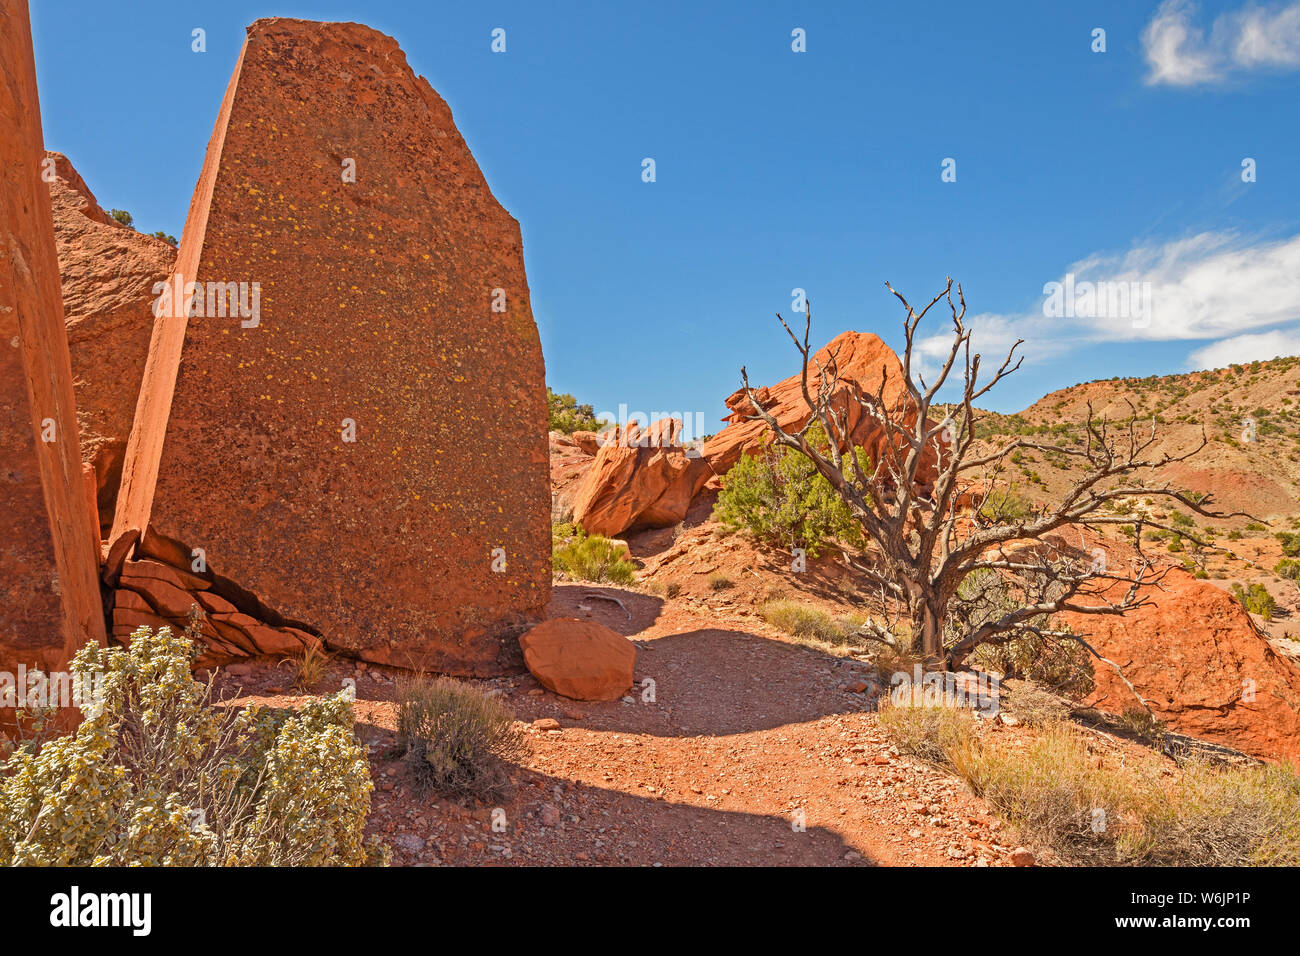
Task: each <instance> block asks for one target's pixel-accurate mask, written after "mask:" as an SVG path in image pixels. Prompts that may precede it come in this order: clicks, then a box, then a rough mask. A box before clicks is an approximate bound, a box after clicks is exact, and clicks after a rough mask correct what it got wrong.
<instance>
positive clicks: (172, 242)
mask: <svg viewBox="0 0 1300 956" xmlns="http://www.w3.org/2000/svg"><path fill="white" fill-rule="evenodd" d="M152 235H153V237H154V238H155V239H161V240H162V241H163V242H165V243H167V245H169V246H171V247H172V248H173V249H174V248H176V246H177V245H179V243H177V241H176V237H175V236H173V235H169V234H168V233H165V232H163V231H162V230H161V229H159V230H158V231H157V232H155V233H152Z"/></svg>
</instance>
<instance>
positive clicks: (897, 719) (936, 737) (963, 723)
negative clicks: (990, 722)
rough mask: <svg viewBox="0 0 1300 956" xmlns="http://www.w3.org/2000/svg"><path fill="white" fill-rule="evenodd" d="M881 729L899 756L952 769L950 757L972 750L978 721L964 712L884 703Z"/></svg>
mask: <svg viewBox="0 0 1300 956" xmlns="http://www.w3.org/2000/svg"><path fill="white" fill-rule="evenodd" d="M878 719H879V721H880V726H881V727H882V728H883V729H884V730H885V732H886V733H887V734H889V738H890V740H891V741H893V744H894V746H895V747H897V748H898V751H899V753H904V754H907V755H908V756H911V757H917V758H919V759H921V760H924V761H926V762H927V763H932V764H935V765H936V766H939V767H944V768H951V767H952V759H951V754H953V753H954V752H957V751H960V750H962V749H964V748H966V747H968V746H970V744H971V741H973V740H974V737H975V717H974V715H973V714H972V713H971V712H970V711H969V710H966V709H965V708H962V707H947V706H934V707H926V706H897V705H895V704H893V703H891V702H886V701H885V700H882V701H881V706H880V711H879V714H878Z"/></svg>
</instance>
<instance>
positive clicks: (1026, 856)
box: [1011, 846, 1037, 866]
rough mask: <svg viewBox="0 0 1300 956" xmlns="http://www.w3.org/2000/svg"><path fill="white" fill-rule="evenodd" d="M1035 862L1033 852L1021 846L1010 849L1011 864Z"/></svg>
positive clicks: (1019, 864) (1030, 864)
mask: <svg viewBox="0 0 1300 956" xmlns="http://www.w3.org/2000/svg"><path fill="white" fill-rule="evenodd" d="M1036 862H1037V860H1035V859H1034V854H1033V852H1032V851H1031V850H1028V849H1026V848H1025V847H1023V846H1021V847H1016V848H1015V849H1014V850H1012V851H1011V864H1012V865H1013V866H1033V865H1034V864H1035V863H1036Z"/></svg>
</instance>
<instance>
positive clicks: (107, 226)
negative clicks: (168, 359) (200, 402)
mask: <svg viewBox="0 0 1300 956" xmlns="http://www.w3.org/2000/svg"><path fill="white" fill-rule="evenodd" d="M45 156H46V159H47V160H52V161H53V166H52V167H49V168H52V170H53V172H54V176H53V178H52V179H51V178H49V177H47V185H48V187H49V191H50V200H51V203H52V205H53V209H54V239H55V244H56V246H57V248H58V253H59V272H60V275H61V278H62V287H63V310H64V320H65V322H66V324H67V328H68V349H69V351H70V352H71V355H72V374H73V384H74V386H75V389H76V397H77V422H78V427H79V429H80V432H81V459H82V461H83V462H85V463H87V464H89V465H90V466H91V467H92V468H93V469H94V473H95V489H96V496H97V499H98V511H99V516H100V523H101V525H102V526H103V531H104V532H105V533H107V532H108V531H109V526H111V524H112V521H113V509H114V505H115V503H116V501H117V487H118V482H119V481H120V479H121V474H122V456H123V454H124V453H125V452H126V440H127V436H129V435H130V434H131V422H132V420H133V419H134V418H135V405H136V399H137V398H138V395H139V391H140V379H141V377H142V376H143V375H144V362H145V357H146V356H147V355H148V354H149V338H150V335H151V334H152V332H153V322H154V315H153V304H154V301H155V294H154V285H155V283H158V282H164V281H167V280H168V279H170V277H171V274H172V263H173V262H174V261H175V258H176V250H175V249H173V248H172V247H171V246H170V245H168V244H167V243H165V242H163V241H162V240H161V239H155V238H154V237H153V236H146V235H144V234H143V233H139V232H136V231H135V230H134V229H131V228H128V227H127V226H123V225H121V224H120V223H118V222H115V221H114V220H113V219H112V218H110V217H109V215H108V214H107V213H106V212H104V210H103V209H101V208H100V206H99V203H97V202H96V201H95V197H94V194H92V193H91V191H90V189H89V188H88V187H87V186H86V184H85V182H84V181H83V180H82V178H81V176H80V175H79V174H78V173H77V171H76V170H75V169H73V167H72V164H71V163H70V162H69V161H68V158H67V157H66V156H64V155H63V154H62V153H55V152H47V153H46V154H45Z"/></svg>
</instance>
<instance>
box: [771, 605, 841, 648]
mask: <svg viewBox="0 0 1300 956" xmlns="http://www.w3.org/2000/svg"><path fill="white" fill-rule="evenodd" d="M758 613H759V614H760V615H761V616H762V618H763V620H765V621H767V623H768V624H771V625H772V626H773V627H775V628H777V629H779V630H782V631H785V632H786V633H787V634H789V635H790V636H791V637H798V638H809V639H812V640H817V641H823V642H824V643H827V644H849V643H855V642H854V641H853V635H854V633H855V632H856V631H857V630H858V628H859V627H861V626H862V624H863V620H864V619H863V618H862V617H855V616H853V615H848V614H843V615H839V616H836V615H832V614H830V613H829V612H827V611H823V610H822V609H821V608H818V607H813V606H811V605H808V604H800V603H799V602H798V601H786V600H780V599H778V600H772V601H768V602H767V603H766V604H764V605H763V606H762V607H761V608H759V611H758Z"/></svg>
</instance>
